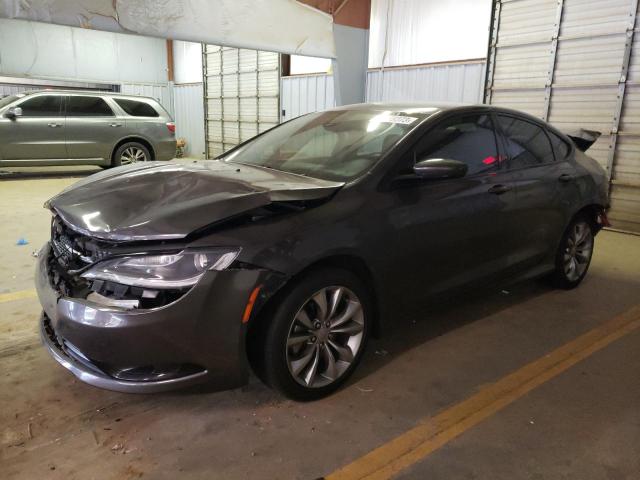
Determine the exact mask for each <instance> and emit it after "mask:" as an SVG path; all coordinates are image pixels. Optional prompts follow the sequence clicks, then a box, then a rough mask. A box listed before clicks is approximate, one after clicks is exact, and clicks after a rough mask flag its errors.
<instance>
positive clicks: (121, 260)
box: [82, 248, 240, 289]
mask: <svg viewBox="0 0 640 480" xmlns="http://www.w3.org/2000/svg"><path fill="white" fill-rule="evenodd" d="M239 253H240V249H239V248H219V249H210V250H193V251H189V250H184V251H182V252H180V253H175V254H158V255H131V256H123V257H117V258H112V259H110V260H105V261H103V262H100V263H98V264H97V265H95V266H94V267H92V268H91V269H89V270H87V271H86V272H85V273H83V274H82V277H83V278H86V279H88V280H105V281H110V282H116V283H120V284H123V285H131V286H134V287H142V288H156V289H164V288H186V287H191V286H192V285H195V284H196V282H197V281H198V280H199V279H200V277H202V275H204V273H205V272H206V271H207V270H225V269H226V268H228V267H229V266H230V265H231V264H232V263H233V261H234V260H235V259H236V258H237V257H238V254H239Z"/></svg>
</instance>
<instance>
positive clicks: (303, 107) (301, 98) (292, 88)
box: [280, 74, 336, 122]
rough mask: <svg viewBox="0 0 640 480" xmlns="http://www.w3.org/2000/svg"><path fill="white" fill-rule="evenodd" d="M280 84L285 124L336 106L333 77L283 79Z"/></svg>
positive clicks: (314, 76) (304, 76) (301, 76)
mask: <svg viewBox="0 0 640 480" xmlns="http://www.w3.org/2000/svg"><path fill="white" fill-rule="evenodd" d="M280 82H281V91H282V95H281V97H280V105H281V109H282V121H283V122H284V121H287V120H291V119H292V118H296V117H299V116H300V115H304V114H306V113H312V112H319V111H322V110H326V109H328V108H332V107H334V106H335V105H336V99H335V97H334V91H333V75H324V74H323V75H299V76H293V77H282V79H281V80H280Z"/></svg>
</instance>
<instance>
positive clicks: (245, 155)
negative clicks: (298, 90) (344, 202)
mask: <svg viewBox="0 0 640 480" xmlns="http://www.w3.org/2000/svg"><path fill="white" fill-rule="evenodd" d="M424 118H425V112H424V111H421V112H420V113H417V114H403V113H394V112H391V111H383V110H335V111H329V112H321V113H313V114H310V115H305V116H303V117H299V118H296V119H295V120H291V121H290V122H287V123H284V124H282V125H281V126H279V127H277V128H274V129H273V130H270V131H268V132H266V133H265V134H263V135H261V136H259V137H257V138H255V139H254V140H252V141H250V142H249V143H247V144H246V145H244V146H242V147H240V148H238V149H236V150H234V151H233V152H231V153H229V154H228V155H225V156H223V157H222V160H224V161H227V162H235V163H242V164H248V165H255V166H259V167H264V168H271V169H274V170H281V171H284V172H289V173H296V174H299V175H306V176H310V177H315V178H320V179H323V180H333V181H346V180H350V179H353V178H356V177H358V176H360V175H362V174H363V173H365V172H367V171H369V170H370V169H371V168H372V167H373V166H374V165H375V164H376V163H377V162H378V160H379V159H380V158H381V157H382V156H383V155H384V154H385V153H386V152H387V151H388V150H390V149H391V147H393V145H395V144H396V143H397V142H398V141H399V140H400V139H401V138H402V137H404V136H405V135H406V134H407V133H409V131H411V130H412V129H413V128H415V127H416V126H417V125H418V123H420V121H421V120H422V119H424Z"/></svg>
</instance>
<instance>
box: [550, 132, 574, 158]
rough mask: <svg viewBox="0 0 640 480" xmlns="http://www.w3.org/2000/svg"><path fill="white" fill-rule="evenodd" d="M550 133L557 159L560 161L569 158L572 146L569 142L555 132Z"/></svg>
mask: <svg viewBox="0 0 640 480" xmlns="http://www.w3.org/2000/svg"><path fill="white" fill-rule="evenodd" d="M548 133H549V138H550V139H551V145H552V146H553V151H554V152H555V154H556V160H557V161H560V160H564V159H565V158H567V157H568V156H569V152H571V147H570V146H569V144H568V143H567V142H565V141H564V140H563V139H562V138H560V137H559V136H558V135H556V134H555V133H553V132H548Z"/></svg>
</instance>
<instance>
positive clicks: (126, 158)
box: [120, 147, 147, 165]
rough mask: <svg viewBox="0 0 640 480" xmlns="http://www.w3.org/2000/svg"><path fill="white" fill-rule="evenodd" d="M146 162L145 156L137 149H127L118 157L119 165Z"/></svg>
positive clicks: (142, 151)
mask: <svg viewBox="0 0 640 480" xmlns="http://www.w3.org/2000/svg"><path fill="white" fill-rule="evenodd" d="M146 160H147V155H146V153H145V152H144V150H142V149H141V148H138V147H128V148H126V149H125V150H124V152H122V155H121V156H120V164H121V165H130V164H132V163H137V162H145V161H146Z"/></svg>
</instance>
